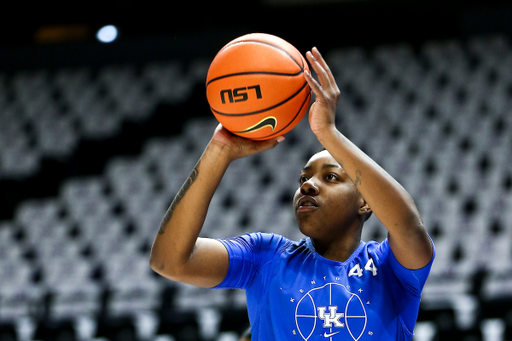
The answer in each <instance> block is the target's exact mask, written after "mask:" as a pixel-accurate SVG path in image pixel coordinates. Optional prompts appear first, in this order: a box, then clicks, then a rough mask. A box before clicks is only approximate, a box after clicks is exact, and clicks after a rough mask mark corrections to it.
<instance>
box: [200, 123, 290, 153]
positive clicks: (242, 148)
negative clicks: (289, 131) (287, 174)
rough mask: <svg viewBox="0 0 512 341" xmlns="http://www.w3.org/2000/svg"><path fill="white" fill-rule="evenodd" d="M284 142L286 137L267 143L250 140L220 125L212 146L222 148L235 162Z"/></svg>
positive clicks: (212, 140) (279, 137)
mask: <svg viewBox="0 0 512 341" xmlns="http://www.w3.org/2000/svg"><path fill="white" fill-rule="evenodd" d="M283 140H284V136H278V137H276V138H273V139H270V140H265V141H255V140H250V139H247V138H243V137H240V136H237V135H235V134H233V133H231V132H229V131H228V130H227V129H226V128H224V127H223V126H222V124H220V123H219V125H218V126H217V128H216V129H215V132H214V133H213V137H212V139H211V141H210V144H212V145H215V146H217V147H220V149H221V150H222V152H223V153H226V156H227V157H228V158H229V160H230V161H233V160H236V159H239V158H242V157H245V156H249V155H253V154H257V153H260V152H262V151H264V150H268V149H272V148H274V147H275V146H277V145H278V144H279V142H281V141H283Z"/></svg>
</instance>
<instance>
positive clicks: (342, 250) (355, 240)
mask: <svg viewBox="0 0 512 341" xmlns="http://www.w3.org/2000/svg"><path fill="white" fill-rule="evenodd" d="M311 242H312V244H313V247H314V248H315V250H316V252H317V253H318V254H319V255H320V256H322V257H324V258H327V259H330V260H333V261H337V262H342V263H343V262H344V261H346V260H347V259H348V258H349V257H350V256H351V255H352V254H353V253H354V251H356V250H357V248H358V247H359V245H360V244H361V235H360V234H352V235H347V236H345V237H344V238H339V239H335V240H332V239H331V240H330V241H328V242H322V241H320V240H316V239H313V238H311Z"/></svg>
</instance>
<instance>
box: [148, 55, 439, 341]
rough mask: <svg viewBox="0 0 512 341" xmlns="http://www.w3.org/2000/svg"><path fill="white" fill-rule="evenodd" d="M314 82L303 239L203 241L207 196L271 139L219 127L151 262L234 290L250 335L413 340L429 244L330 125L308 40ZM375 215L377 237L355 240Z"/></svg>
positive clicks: (260, 236) (299, 195) (321, 65)
mask: <svg viewBox="0 0 512 341" xmlns="http://www.w3.org/2000/svg"><path fill="white" fill-rule="evenodd" d="M306 56H307V59H308V61H309V63H310V64H311V66H312V68H313V70H314V71H315V72H316V74H317V75H318V80H319V81H318V82H317V81H316V80H315V79H313V78H312V77H311V75H310V74H309V73H308V72H306V80H307V81H308V83H309V85H310V86H311V88H312V90H313V91H314V93H315V95H316V101H315V102H314V103H313V105H312V106H311V108H310V111H309V124H310V127H311V130H312V131H313V133H314V134H315V135H316V137H317V138H318V141H319V142H320V143H321V144H322V145H323V146H324V148H325V150H324V151H322V152H319V153H317V154H315V155H313V156H312V157H311V159H310V160H309V161H308V162H307V164H306V165H305V166H304V168H303V169H302V171H301V172H300V177H299V188H298V189H297V191H296V193H295V195H294V199H293V209H294V212H295V217H296V219H297V223H298V227H299V229H300V230H301V232H302V233H304V234H305V235H306V236H307V238H305V239H302V240H300V241H298V242H295V241H290V240H288V239H286V238H284V237H282V236H279V235H274V234H264V233H252V234H246V235H243V236H239V237H236V238H230V239H223V240H214V239H208V238H199V237H198V236H199V233H200V231H201V228H202V225H203V223H204V220H205V217H206V212H207V209H208V205H209V203H210V201H211V198H212V196H213V194H214V192H215V190H216V189H217V186H218V185H219V182H220V181H221V178H222V176H223V175H224V173H225V171H226V169H227V168H228V166H229V164H230V163H231V162H232V161H233V160H235V159H237V158H241V157H245V156H248V155H252V154H255V153H258V152H261V151H264V150H267V149H270V148H273V147H275V146H276V145H277V144H278V143H279V142H281V141H282V140H283V139H284V137H282V136H281V137H277V138H275V139H272V140H268V141H259V142H257V141H251V140H247V139H243V138H240V137H238V136H235V135H232V134H230V133H229V132H228V131H227V130H225V129H224V128H223V127H222V126H220V125H219V126H218V127H217V129H216V130H215V132H214V134H213V137H212V139H211V141H210V143H209V144H208V146H207V147H206V149H205V151H204V153H203V155H202V156H201V158H200V160H199V161H198V163H197V164H196V166H195V168H194V169H193V171H192V173H191V175H190V176H189V178H188V179H187V181H186V182H185V183H184V185H183V187H182V188H181V190H180V191H179V193H178V194H177V195H176V197H175V199H174V200H173V202H172V203H171V206H170V207H169V210H168V211H167V213H166V214H165V216H164V219H163V221H162V224H161V226H160V229H159V231H158V234H157V236H156V239H155V241H154V244H153V248H152V251H151V258H150V264H151V267H152V268H153V269H154V270H155V271H156V272H158V273H159V274H161V275H162V276H165V277H167V278H169V279H171V280H174V281H180V282H184V283H189V284H193V285H197V286H202V287H210V288H242V289H245V290H246V292H247V307H248V313H249V320H250V323H251V332H252V340H279V341H282V340H298V341H301V340H329V341H333V340H354V341H358V340H379V341H381V340H410V339H411V338H412V335H413V329H414V325H415V322H416V318H417V314H418V309H419V301H420V296H421V291H422V289H423V285H424V283H425V281H426V279H427V276H428V273H429V271H430V267H431V265H432V261H433V258H434V247H433V243H432V241H431V239H430V238H429V236H428V234H427V232H426V230H425V227H424V226H423V222H422V219H421V217H420V214H419V212H418V209H417V208H416V205H415V204H414V202H413V200H412V198H411V197H410V196H409V194H408V193H407V191H406V190H405V189H404V188H403V187H402V186H401V185H400V184H399V183H398V182H397V181H395V180H394V179H393V178H392V177H391V176H390V175H389V174H388V173H387V172H386V171H385V170H383V169H382V168H381V167H380V166H379V165H377V164H376V163H375V162H374V161H373V160H372V159H371V158H370V157H368V156H367V155H366V154H364V153H363V152H362V151H361V150H360V149H359V148H358V147H357V146H355V145H354V144H353V143H351V142H350V141H349V140H348V139H347V138H346V137H345V136H344V135H343V134H342V133H341V132H340V131H338V129H337V128H336V126H335V113H336V107H337V104H338V99H339V94H340V92H339V89H338V86H337V85H336V81H335V79H334V77H333V75H332V73H331V71H330V70H329V67H328V65H327V64H326V62H325V61H324V59H323V58H322V56H321V54H320V53H319V51H318V50H317V49H316V48H313V49H312V51H311V52H308V53H307V54H306ZM372 213H373V214H375V215H376V216H377V217H378V218H379V220H380V221H381V222H382V224H383V225H384V226H385V227H386V229H387V230H388V238H387V239H386V240H384V241H383V242H382V243H377V242H373V241H372V242H367V243H365V242H363V241H361V231H362V227H363V224H364V221H365V220H366V219H367V218H368V216H369V215H370V214H372Z"/></svg>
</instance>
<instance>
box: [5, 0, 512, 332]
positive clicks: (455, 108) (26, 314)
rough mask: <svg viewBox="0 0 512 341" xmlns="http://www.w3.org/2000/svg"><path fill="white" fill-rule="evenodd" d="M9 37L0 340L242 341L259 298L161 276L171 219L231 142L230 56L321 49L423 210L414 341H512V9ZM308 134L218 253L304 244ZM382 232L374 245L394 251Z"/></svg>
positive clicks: (257, 187) (251, 190) (247, 185)
mask: <svg viewBox="0 0 512 341" xmlns="http://www.w3.org/2000/svg"><path fill="white" fill-rule="evenodd" d="M3 13H4V17H5V19H6V20H3V21H2V23H0V200H1V201H0V202H1V205H0V340H2V341H14V340H55V341H68V340H69V341H74V340H79V341H92V340H102V341H106V340H109V341H110V340H112V341H114V340H115V341H118V340H119V341H121V340H123V341H131V340H137V341H153V340H155V341H156V340H158V341H182V340H183V341H195V340H206V341H211V340H221V341H234V340H237V339H238V336H239V334H240V333H241V332H242V331H243V330H244V329H245V328H246V327H247V326H248V320H247V313H246V307H245V296H244V292H242V291H238V290H207V289H199V288H194V287H191V286H187V285H182V284H178V283H173V282H171V281H168V280H165V279H163V278H160V277H159V276H157V275H156V274H154V273H152V271H151V270H150V268H149V264H148V260H149V251H150V247H151V244H152V242H153V238H154V236H155V235H156V232H157V230H158V227H159V224H160V221H161V219H162V217H163V215H164V213H165V211H166V209H167V207H168V205H169V204H170V202H171V201H172V198H173V197H174V195H175V194H176V192H177V191H178V190H179V188H180V186H181V184H182V183H183V181H184V180H185V179H186V177H187V176H188V174H189V173H190V170H191V169H192V168H193V166H194V164H195V162H196V161H197V159H198V158H199V156H200V155H201V153H202V151H203V149H204V147H205V146H206V144H207V142H208V140H209V138H210V136H211V134H212V132H213V129H214V127H215V126H216V122H215V120H214V118H213V115H212V114H211V112H210V110H209V107H208V104H207V101H206V96H205V85H204V81H205V77H206V72H207V70H208V66H209V63H210V62H211V61H212V59H213V57H214V56H215V53H216V52H217V51H218V50H219V49H220V48H221V47H222V46H224V45H225V44H226V43H227V42H229V41H230V40H232V39H234V38H236V37H238V36H240V35H243V34H247V33H252V32H264V33H270V34H274V35H278V36H280V37H282V38H284V39H285V40H287V41H289V42H290V43H292V44H293V45H295V46H296V47H297V48H298V49H299V50H300V51H301V52H302V53H305V52H306V51H307V50H309V49H310V48H311V47H312V46H317V47H318V48H319V49H320V50H321V51H322V52H323V54H324V55H325V56H326V58H327V60H328V63H329V65H330V66H331V68H332V70H333V73H334V74H335V77H336V79H337V82H338V84H339V86H340V89H341V90H342V94H341V99H340V105H339V112H338V127H339V129H340V130H341V131H342V132H343V133H345V134H346V135H347V136H348V137H349V138H350V139H352V140H353V141H354V142H355V143H356V144H357V145H358V146H360V147H361V148H362V149H363V150H364V151H366V152H367V153H368V154H369V155H370V156H371V157H372V158H374V159H375V160H376V161H377V162H378V163H379V164H381V165H382V166H383V167H384V168H385V169H386V170H387V171H389V172H390V173H391V174H392V175H393V176H394V177H395V178H396V179H397V180H398V181H400V182H401V183H402V184H403V185H404V186H405V187H406V189H407V190H408V191H409V192H410V193H411V195H412V196H413V198H414V199H415V200H416V202H417V204H418V206H419V207H420V211H421V212H422V216H423V218H424V221H425V224H426V227H427V229H428V231H429V233H430V234H431V236H432V237H433V239H434V240H435V243H436V248H437V258H436V261H435V263H434V266H433V269H432V274H431V276H430V278H429V280H428V282H427V284H426V286H425V290H424V294H423V299H422V305H421V309H420V313H419V318H418V324H417V327H416V330H415V333H416V336H415V338H414V339H415V340H416V341H419V340H425V341H426V340H438V341H441V340H450V341H454V340H464V341H478V340H486V341H491V340H492V341H495V340H496V341H498V340H507V339H508V340H511V339H512V271H511V270H512V158H511V156H512V114H511V109H512V42H511V40H510V36H511V34H512V4H511V3H510V1H491V0H487V1H476V0H475V1H448V0H444V1H413V0H409V1H387V0H374V1H372V0H367V1H364V0H352V1H343V0H295V1H294V0H259V1H251V2H245V3H243V2H240V1H230V0H227V1H226V0H222V1H209V2H205V1H193V0H191V1H170V2H167V3H162V2H161V1H154V0H146V1H139V0H126V1H120V0H116V1H98V0H90V1H87V2H72V3H70V2H67V1H66V2H65V1H46V2H39V3H37V4H35V3H24V2H17V3H15V4H10V5H9V9H8V10H5V11H4V12H3ZM319 147H320V146H319V145H318V142H317V141H316V140H315V137H314V136H313V134H312V133H311V131H310V130H309V128H308V125H307V122H306V120H303V122H301V123H300V124H299V125H298V126H297V127H296V128H295V129H294V130H293V131H291V132H290V133H289V134H288V135H287V139H286V141H285V142H284V143H283V144H282V145H280V146H279V148H276V149H274V150H272V151H268V152H265V153H264V154H262V155H257V156H253V157H250V158H247V159H243V160H237V161H236V162H235V163H234V164H233V165H232V167H231V168H230V169H229V170H228V173H227V174H226V176H225V178H224V180H223V182H222V184H221V186H220V188H219V190H218V192H217V193H216V196H215V197H214V199H213V202H212V204H211V208H210V211H209V214H208V218H207V221H206V223H205V226H204V229H203V232H202V235H203V236H208V237H212V238H220V237H230V236H235V235H238V234H242V233H244V232H250V231H272V232H276V233H280V234H283V235H285V236H286V237H289V238H293V239H299V238H301V235H300V233H299V232H298V231H297V229H296V228H295V223H294V220H293V214H292V209H291V198H292V195H293V192H294V190H295V188H296V186H297V176H298V174H299V170H300V169H301V168H302V166H303V164H304V162H305V161H306V160H307V159H308V158H309V156H310V155H311V154H312V153H313V152H315V151H316V150H318V149H319ZM385 236H386V233H385V229H384V228H383V227H382V226H381V225H380V223H379V221H378V219H377V218H375V217H372V218H371V219H370V220H369V221H368V222H367V224H366V225H365V229H364V235H363V239H365V240H367V239H376V240H379V241H380V240H382V239H384V238H385Z"/></svg>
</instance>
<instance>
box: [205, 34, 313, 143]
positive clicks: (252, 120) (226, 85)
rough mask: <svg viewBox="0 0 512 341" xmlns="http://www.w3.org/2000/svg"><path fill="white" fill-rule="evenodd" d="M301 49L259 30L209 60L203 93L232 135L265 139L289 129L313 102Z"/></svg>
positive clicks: (232, 43) (243, 37)
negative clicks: (204, 91)
mask: <svg viewBox="0 0 512 341" xmlns="http://www.w3.org/2000/svg"><path fill="white" fill-rule="evenodd" d="M305 70H309V68H308V65H307V63H306V61H305V59H304V58H303V56H302V55H301V53H300V52H299V51H298V50H297V49H296V48H295V47H294V46H293V45H291V44H290V43H288V42H287V41H285V40H283V39H281V38H279V37H276V36H273V35H270V34H263V33H252V34H247V35H244V36H241V37H239V38H236V39H234V40H232V41H231V42H229V43H228V44H227V45H225V46H224V47H223V48H222V49H221V50H220V51H219V52H218V53H217V55H216V56H215V58H214V59H213V61H212V63H211V65H210V68H209V69H208V74H207V77H206V97H207V99H208V103H209V105H210V108H211V110H212V112H213V114H214V115H215V117H216V118H217V120H218V121H219V122H220V123H221V124H222V125H223V126H224V127H225V128H226V129H227V130H229V131H231V132H232V133H234V134H236V135H239V136H242V137H246V138H249V139H253V140H268V139H271V138H274V137H277V136H280V135H284V134H286V133H287V132H289V131H290V130H292V129H293V128H294V127H295V126H296V125H297V123H299V122H300V121H301V120H302V118H303V117H304V115H305V113H306V112H307V110H308V108H309V104H310V102H311V89H310V87H309V85H308V83H307V81H306V78H305V76H304V71H305Z"/></svg>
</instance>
